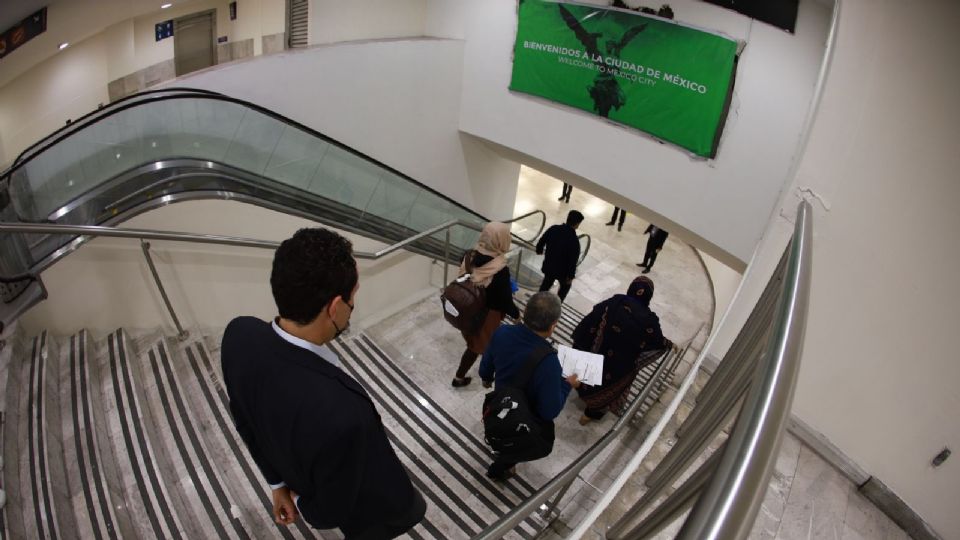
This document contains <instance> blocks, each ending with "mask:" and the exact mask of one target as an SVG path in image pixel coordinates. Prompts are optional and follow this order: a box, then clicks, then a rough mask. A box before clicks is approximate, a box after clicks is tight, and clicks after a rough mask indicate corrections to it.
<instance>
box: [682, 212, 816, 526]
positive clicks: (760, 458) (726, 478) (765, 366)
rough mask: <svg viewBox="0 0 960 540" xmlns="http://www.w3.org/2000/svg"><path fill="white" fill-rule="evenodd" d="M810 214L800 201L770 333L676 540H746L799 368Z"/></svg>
mask: <svg viewBox="0 0 960 540" xmlns="http://www.w3.org/2000/svg"><path fill="white" fill-rule="evenodd" d="M812 211H813V210H812V208H811V206H810V203H808V202H807V201H801V202H800V204H799V206H798V208H797V220H796V224H795V227H794V233H793V240H792V241H791V244H790V258H789V260H788V262H787V269H786V273H785V275H784V279H783V292H782V294H781V297H780V301H779V303H778V305H777V312H776V318H775V319H774V322H773V327H772V328H773V333H772V335H771V337H770V341H769V343H768V344H767V347H766V351H765V353H764V355H763V357H762V358H766V361H765V362H762V363H760V364H759V367H758V370H757V372H756V374H755V378H754V381H753V384H751V387H750V391H749V393H748V394H747V397H746V398H745V400H744V403H743V408H742V409H741V413H740V416H739V417H738V418H737V422H736V424H735V425H734V428H733V431H732V433H731V434H730V437H729V439H727V442H726V445H725V447H724V450H723V457H722V458H721V459H720V464H719V465H718V466H717V470H716V473H715V474H714V476H713V479H712V480H711V481H710V484H709V485H708V486H707V488H706V490H705V491H704V492H703V494H702V495H701V496H700V498H699V499H698V500H697V503H696V505H694V507H693V509H692V510H691V511H690V515H689V517H688V518H687V520H686V521H685V522H684V525H683V528H682V529H681V530H680V533H679V535H678V536H677V538H683V539H697V540H699V539H715V538H723V539H727V538H735V539H740V538H746V537H747V536H748V535H749V534H750V531H751V529H752V528H753V524H754V521H755V520H756V517H757V512H758V511H759V510H760V506H761V504H762V502H763V497H764V494H765V493H766V486H767V484H768V483H769V481H770V476H771V474H772V473H773V468H774V465H775V462H776V458H777V454H778V452H779V449H780V442H781V441H782V440H783V432H784V430H785V429H786V424H787V421H788V419H789V416H790V404H791V403H792V401H793V392H794V388H795V386H796V380H797V373H798V372H799V370H800V355H801V353H802V351H803V336H804V331H805V329H806V321H807V304H808V300H809V296H810V274H811V266H812V259H811V254H812V251H813V247H812V231H813V220H812V217H811V213H812Z"/></svg>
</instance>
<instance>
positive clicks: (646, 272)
mask: <svg viewBox="0 0 960 540" xmlns="http://www.w3.org/2000/svg"><path fill="white" fill-rule="evenodd" d="M640 273H641V274H649V273H650V267H649V266H646V267H644V268H643V270H642V271H641V272H640Z"/></svg>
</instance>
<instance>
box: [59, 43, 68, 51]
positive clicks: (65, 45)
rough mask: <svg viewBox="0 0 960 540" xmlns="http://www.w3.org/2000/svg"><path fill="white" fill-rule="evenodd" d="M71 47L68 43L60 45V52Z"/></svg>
mask: <svg viewBox="0 0 960 540" xmlns="http://www.w3.org/2000/svg"><path fill="white" fill-rule="evenodd" d="M69 46H70V44H69V43H67V42H66V41H64V42H63V43H61V44H60V50H61V51H62V50H64V49H66V48H67V47H69Z"/></svg>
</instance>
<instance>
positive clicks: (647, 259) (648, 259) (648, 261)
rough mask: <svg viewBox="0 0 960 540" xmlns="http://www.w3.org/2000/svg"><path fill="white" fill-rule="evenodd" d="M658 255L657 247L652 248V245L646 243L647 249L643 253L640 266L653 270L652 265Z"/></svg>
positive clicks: (658, 249)
mask: <svg viewBox="0 0 960 540" xmlns="http://www.w3.org/2000/svg"><path fill="white" fill-rule="evenodd" d="M658 253H660V248H659V247H654V245H653V243H651V242H650V241H647V249H646V251H644V252H643V262H642V263H640V264H641V265H642V266H646V267H647V268H653V263H654V262H655V261H656V260H657V254H658Z"/></svg>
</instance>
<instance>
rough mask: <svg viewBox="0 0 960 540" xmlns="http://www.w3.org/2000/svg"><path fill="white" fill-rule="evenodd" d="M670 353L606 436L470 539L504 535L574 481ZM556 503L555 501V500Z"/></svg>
mask: <svg viewBox="0 0 960 540" xmlns="http://www.w3.org/2000/svg"><path fill="white" fill-rule="evenodd" d="M670 353H674V354H680V352H679V351H677V350H676V349H667V350H666V351H665V352H664V354H663V356H661V357H660V358H661V359H662V360H661V361H660V366H659V367H657V370H656V371H655V372H654V374H653V376H652V377H650V382H649V383H648V384H646V385H645V386H644V389H643V391H642V392H640V395H638V396H637V397H636V398H634V400H633V403H631V404H630V406H629V407H627V410H626V411H624V413H623V415H622V416H620V419H619V420H617V422H616V424H614V425H613V427H612V428H610V430H609V431H607V433H606V435H604V436H603V437H601V438H600V440H598V441H597V442H595V443H593V446H591V447H590V448H589V449H588V450H587V451H586V452H584V453H583V454H582V455H581V456H580V457H579V458H577V459H576V460H574V462H573V463H571V464H570V465H567V466H566V468H564V469H563V471H561V472H560V474H558V475H556V476H554V477H553V479H551V480H550V481H549V482H547V483H546V484H545V485H544V486H543V487H541V488H540V489H538V490H537V491H536V492H535V493H533V494H532V495H530V496H529V497H527V499H526V500H525V501H523V502H522V503H520V504H519V505H517V506H515V507H513V509H512V510H510V512H508V513H507V514H506V515H504V516H502V517H501V518H500V519H499V520H497V521H496V522H495V523H493V524H491V525H490V526H489V527H487V528H486V529H484V530H483V531H482V532H481V533H480V534H479V535H477V536H475V537H474V540H495V539H499V538H503V536H504V535H506V534H507V533H508V532H510V531H511V530H513V528H514V527H516V526H517V525H519V524H520V523H521V522H522V521H523V520H525V519H527V517H528V516H529V515H530V514H532V513H533V512H535V511H536V510H537V509H538V508H540V506H541V505H542V504H543V503H545V502H547V500H549V499H550V497H551V496H552V495H553V494H554V493H555V492H557V491H559V490H561V489H564V488H565V487H567V486H569V484H570V483H572V482H573V481H574V480H576V478H577V475H579V474H580V471H582V470H583V469H584V468H585V467H586V466H587V465H589V464H590V462H591V461H593V458H595V457H596V456H597V455H598V454H599V453H600V452H603V450H604V449H605V448H606V447H607V446H608V445H609V444H610V443H611V442H613V440H614V439H615V438H616V437H617V436H618V435H620V432H621V431H623V430H624V429H625V428H626V426H627V425H628V424H629V422H630V419H632V418H633V416H634V415H635V414H636V413H637V411H638V410H639V409H640V406H641V405H643V402H644V401H646V399H647V396H649V395H650V392H651V391H652V390H653V386H654V385H653V384H652V383H653V382H654V381H656V380H657V378H658V377H660V375H661V374H662V373H663V371H664V370H666V367H667V364H668V363H669V362H668V361H667V360H668V358H665V357H668V356H669V355H670ZM556 502H559V501H556Z"/></svg>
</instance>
